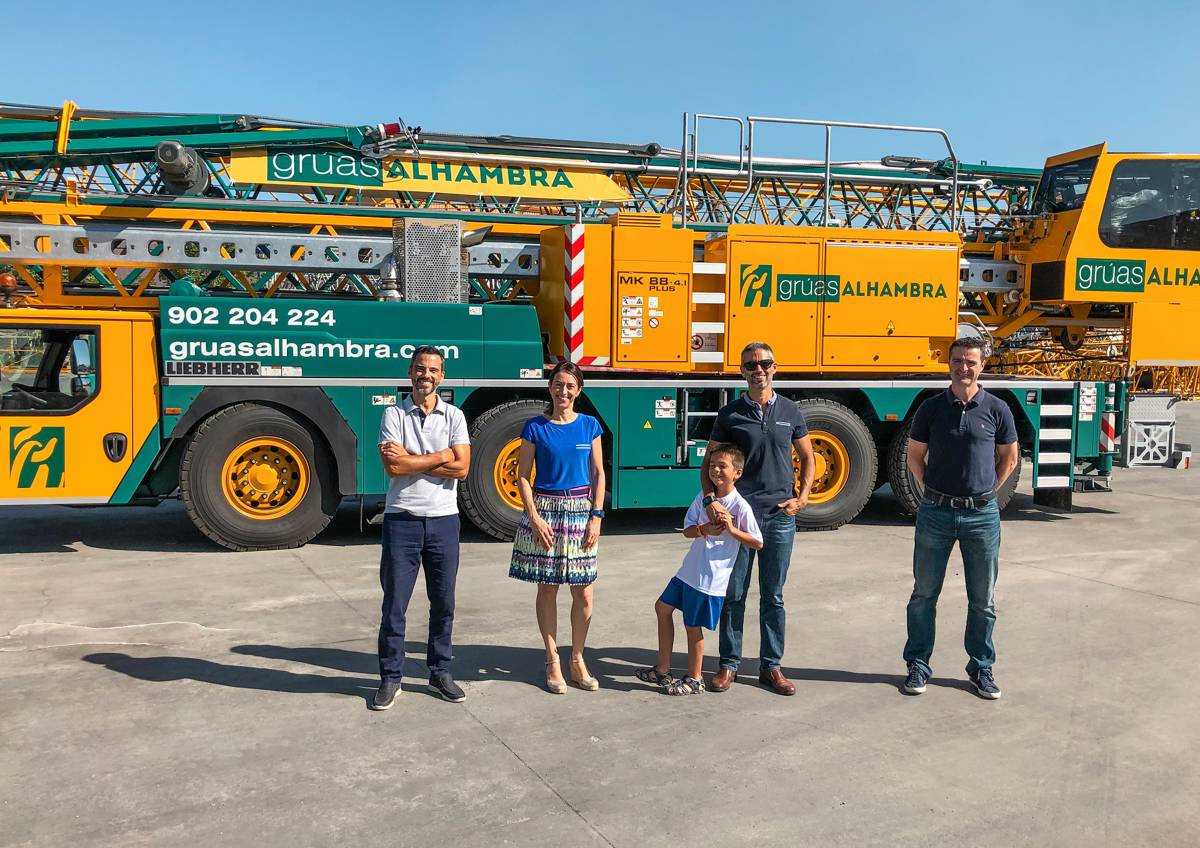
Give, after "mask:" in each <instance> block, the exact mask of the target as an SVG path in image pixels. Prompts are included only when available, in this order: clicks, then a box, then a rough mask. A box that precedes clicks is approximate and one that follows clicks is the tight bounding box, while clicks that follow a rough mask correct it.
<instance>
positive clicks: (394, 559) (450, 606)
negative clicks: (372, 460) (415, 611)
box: [379, 512, 459, 680]
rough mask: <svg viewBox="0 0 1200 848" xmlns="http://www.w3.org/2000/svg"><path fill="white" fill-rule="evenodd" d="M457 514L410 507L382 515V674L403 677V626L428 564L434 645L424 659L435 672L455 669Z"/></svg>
mask: <svg viewBox="0 0 1200 848" xmlns="http://www.w3.org/2000/svg"><path fill="white" fill-rule="evenodd" d="M458 533H459V519H458V516H457V515H443V516H439V517H437V518H423V517H421V516H419V515H412V514H410V513H407V512H389V513H387V514H386V515H385V516H384V517H383V555H382V556H381V557H380V563H379V582H380V584H381V585H382V586H383V614H382V615H381V616H380V622H379V676H380V677H381V678H383V679H384V680H399V679H400V678H401V677H402V676H403V675H404V628H405V624H406V623H407V612H408V602H409V599H410V598H412V593H413V587H414V586H415V585H416V583H417V571H418V570H420V568H421V567H422V566H424V568H425V591H426V593H427V594H428V595H429V645H428V649H427V653H426V656H425V663H426V665H428V666H429V674H430V676H431V677H436V676H437V675H439V674H441V673H443V672H446V671H449V670H450V659H451V657H452V650H453V649H452V646H451V643H450V639H451V633H452V631H453V629H454V585H455V583H456V582H457V578H458Z"/></svg>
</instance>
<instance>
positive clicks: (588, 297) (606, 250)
mask: <svg viewBox="0 0 1200 848" xmlns="http://www.w3.org/2000/svg"><path fill="white" fill-rule="evenodd" d="M612 237H613V228H612V227H610V226H609V225H608V224H588V225H587V226H585V227H584V235H583V253H584V257H583V258H584V263H583V294H584V298H583V355H584V356H603V357H609V358H611V357H612V355H613V336H612V314H613V283H612V281H613V274H612ZM560 311H561V310H560Z"/></svg>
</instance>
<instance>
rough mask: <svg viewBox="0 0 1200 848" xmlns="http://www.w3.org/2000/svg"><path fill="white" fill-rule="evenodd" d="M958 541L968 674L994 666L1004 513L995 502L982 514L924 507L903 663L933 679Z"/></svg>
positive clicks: (919, 522) (916, 544) (915, 547)
mask: <svg viewBox="0 0 1200 848" xmlns="http://www.w3.org/2000/svg"><path fill="white" fill-rule="evenodd" d="M955 541H957V542H958V549H959V552H960V553H961V554H962V559H963V576H964V577H965V578H966V583H967V629H966V633H965V635H964V636H963V645H964V647H965V648H966V649H967V656H968V657H969V658H970V659H969V660H968V662H967V673H968V674H971V673H974V672H975V671H977V670H978V669H981V668H991V667H992V665H993V663H995V661H996V647H995V645H993V644H992V629H993V628H994V627H995V626H996V573H997V571H998V569H999V565H1000V510H999V509H998V508H997V506H996V502H995V501H991V502H990V503H988V504H987V505H986V506H984V507H983V509H954V508H952V507H948V506H935V505H934V504H931V503H928V502H923V503H922V504H921V509H920V511H919V512H918V513H917V530H916V534H915V537H914V544H913V593H912V597H911V598H910V599H909V601H908V642H907V643H906V644H905V645H904V661H905V662H911V663H916V664H917V665H918V666H920V667H921V668H922V670H924V671H925V673H926V674H932V670H931V669H930V667H929V658H930V657H931V656H932V655H933V639H934V633H935V630H936V619H937V601H938V595H940V594H941V592H942V582H943V581H944V580H945V578H946V563H947V562H949V560H950V551H951V550H952V549H953V548H954V543H955Z"/></svg>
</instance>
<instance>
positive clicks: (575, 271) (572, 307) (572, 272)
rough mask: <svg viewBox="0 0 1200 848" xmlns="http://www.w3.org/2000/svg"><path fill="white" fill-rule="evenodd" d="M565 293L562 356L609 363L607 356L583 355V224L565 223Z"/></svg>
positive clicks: (579, 361) (586, 362)
mask: <svg viewBox="0 0 1200 848" xmlns="http://www.w3.org/2000/svg"><path fill="white" fill-rule="evenodd" d="M564 229H565V230H566V236H567V240H566V250H565V251H564V256H565V262H566V267H565V269H564V270H565V275H564V277H563V281H564V286H563V289H564V297H563V359H564V360H566V361H568V362H574V363H575V364H576V365H608V363H609V358H608V357H607V356H584V355H583V232H584V227H583V224H568V225H567V226H566V227H565V228H564Z"/></svg>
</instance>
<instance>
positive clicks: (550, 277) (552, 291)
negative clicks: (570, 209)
mask: <svg viewBox="0 0 1200 848" xmlns="http://www.w3.org/2000/svg"><path fill="white" fill-rule="evenodd" d="M591 229H594V228H591ZM538 242H539V244H540V246H541V253H540V257H539V259H538V261H539V262H540V264H541V267H540V271H539V274H540V280H539V283H538V291H537V294H536V295H534V296H533V306H534V308H535V309H536V310H537V316H538V324H539V325H540V326H541V328H542V332H543V333H544V334H545V335H546V348H547V351H548V352H549V354H550V356H552V357H556V356H562V355H563V347H564V345H563V323H564V319H563V304H564V300H565V289H566V286H565V284H564V279H565V276H566V273H565V264H564V257H565V250H566V243H567V234H566V231H565V230H564V229H563V228H562V227H546V228H545V229H544V230H542V231H541V233H539V234H538Z"/></svg>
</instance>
